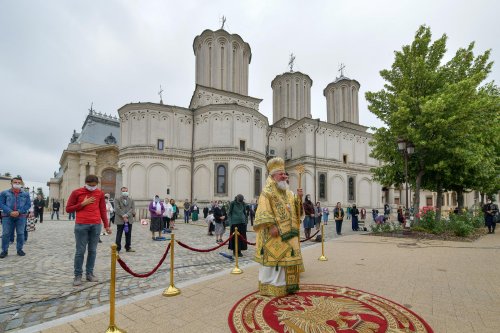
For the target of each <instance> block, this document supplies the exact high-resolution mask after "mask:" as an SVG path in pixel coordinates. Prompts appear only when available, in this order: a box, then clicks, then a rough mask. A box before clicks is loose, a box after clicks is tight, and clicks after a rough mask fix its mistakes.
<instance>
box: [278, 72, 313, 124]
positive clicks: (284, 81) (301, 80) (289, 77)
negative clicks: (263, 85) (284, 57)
mask: <svg viewBox="0 0 500 333" xmlns="http://www.w3.org/2000/svg"><path fill="white" fill-rule="evenodd" d="M312 84H313V81H312V80H311V78H310V77H309V75H307V74H304V73H301V72H292V71H290V72H286V73H283V74H281V75H277V76H276V77H275V78H274V80H273V81H272V82H271V88H273V122H274V123H275V122H277V121H278V120H280V119H281V118H285V117H286V118H292V119H296V120H300V119H302V118H305V117H308V118H311V86H312Z"/></svg>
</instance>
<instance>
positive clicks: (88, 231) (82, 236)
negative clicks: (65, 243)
mask: <svg viewBox="0 0 500 333" xmlns="http://www.w3.org/2000/svg"><path fill="white" fill-rule="evenodd" d="M101 226H102V225H101V224H79V223H76V224H75V241H76V252H75V276H82V273H83V269H82V267H83V257H84V255H85V249H86V248H87V247H88V254H87V265H86V266H85V270H86V273H87V275H90V274H92V275H93V274H94V264H95V258H96V255H97V242H99V234H100V233H101Z"/></svg>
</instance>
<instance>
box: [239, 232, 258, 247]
mask: <svg viewBox="0 0 500 333" xmlns="http://www.w3.org/2000/svg"><path fill="white" fill-rule="evenodd" d="M238 237H240V238H241V240H242V241H244V242H245V243H247V244H248V245H254V246H255V243H250V242H249V241H247V240H246V239H245V237H243V235H242V234H240V233H238Z"/></svg>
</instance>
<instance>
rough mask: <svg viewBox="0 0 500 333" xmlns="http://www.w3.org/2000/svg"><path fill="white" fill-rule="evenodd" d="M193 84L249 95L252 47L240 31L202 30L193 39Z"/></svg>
mask: <svg viewBox="0 0 500 333" xmlns="http://www.w3.org/2000/svg"><path fill="white" fill-rule="evenodd" d="M193 51H194V55H195V57H196V84H198V85H201V86H206V87H211V88H216V89H219V90H226V91H231V92H234V93H237V94H240V95H245V96H247V95H248V65H249V64H250V61H251V60H252V50H251V49H250V45H249V44H248V43H246V42H245V41H244V40H243V39H242V38H241V37H240V36H239V35H237V34H230V33H228V32H227V31H226V30H223V29H219V30H217V31H212V30H209V29H207V30H205V31H203V32H202V33H201V35H199V36H196V38H195V39H194V42H193Z"/></svg>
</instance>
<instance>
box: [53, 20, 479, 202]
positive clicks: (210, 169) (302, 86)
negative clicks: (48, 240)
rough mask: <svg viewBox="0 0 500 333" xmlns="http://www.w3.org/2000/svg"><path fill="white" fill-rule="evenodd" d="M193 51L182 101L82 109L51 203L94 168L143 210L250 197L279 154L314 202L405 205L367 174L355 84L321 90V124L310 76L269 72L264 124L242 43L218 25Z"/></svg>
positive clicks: (424, 196)
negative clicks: (189, 90)
mask: <svg viewBox="0 0 500 333" xmlns="http://www.w3.org/2000/svg"><path fill="white" fill-rule="evenodd" d="M193 51H194V55H195V65H196V70H195V73H196V76H195V82H196V85H195V90H194V92H193V95H192V98H191V101H190V104H189V106H188V107H179V106H172V105H165V104H163V101H160V103H131V104H126V105H124V106H122V107H121V108H120V109H119V110H118V115H119V117H118V118H116V117H112V116H107V115H105V114H104V115H103V114H101V113H97V112H95V111H94V110H93V109H92V108H91V109H90V110H89V114H88V115H87V118H86V120H85V122H84V124H83V126H82V131H81V132H80V133H76V131H75V132H74V133H73V136H72V138H71V140H70V144H69V145H68V148H67V149H65V150H64V151H63V154H62V156H61V159H60V162H59V163H60V168H59V171H57V172H55V173H54V177H53V178H51V179H50V181H49V182H48V183H47V185H48V186H49V189H50V197H51V198H52V199H59V200H61V201H62V203H63V207H64V201H65V199H67V198H68V197H69V195H70V193H71V191H72V190H73V189H75V188H77V187H79V186H82V185H83V183H84V179H85V176H86V175H88V174H96V175H97V176H99V178H100V179H101V188H102V189H103V190H104V191H106V192H108V193H110V194H111V196H112V197H113V196H115V195H116V194H117V193H119V189H120V187H121V186H122V185H125V186H128V187H129V191H130V193H131V195H132V196H133V197H134V199H135V200H136V201H137V204H138V206H143V207H144V206H145V205H146V204H147V203H148V202H149V201H150V200H151V199H152V197H153V196H154V195H155V194H158V195H159V196H161V197H168V198H174V199H176V200H178V201H179V200H181V201H183V200H184V199H188V200H191V201H192V200H197V201H198V202H200V203H203V202H208V201H211V200H219V199H220V200H232V199H233V198H234V197H235V196H236V195H237V194H243V195H244V197H245V198H246V201H250V200H252V199H254V198H257V197H258V195H259V193H260V191H261V189H262V188H263V186H264V184H265V181H266V177H267V174H266V161H267V159H269V158H271V157H274V156H281V157H283V158H284V159H285V162H286V168H287V171H288V172H289V174H290V187H291V189H292V190H295V189H296V188H297V187H298V174H297V172H296V171H295V168H296V167H297V166H298V165H303V166H304V167H305V173H304V175H303V177H302V188H303V189H304V192H305V193H307V194H311V198H312V199H313V200H315V201H320V202H321V204H322V206H323V207H324V206H327V207H333V206H334V205H335V204H336V203H337V202H341V203H342V205H343V206H347V205H352V204H354V203H356V204H357V205H358V207H365V208H367V209H370V208H380V207H382V205H383V204H385V203H389V204H391V205H392V206H393V207H395V206H397V205H399V204H404V203H405V202H406V198H405V192H406V191H405V190H404V188H394V187H388V188H386V187H382V186H381V185H380V184H379V183H377V182H375V181H373V180H372V173H371V171H370V170H371V169H372V168H373V167H377V166H378V165H379V162H378V161H377V160H375V159H373V158H371V157H370V150H371V148H370V146H369V142H370V140H371V135H370V133H368V132H367V129H368V128H367V127H365V126H362V125H360V124H359V103H358V99H359V97H358V93H359V88H360V84H359V83H358V82H357V81H356V80H352V79H349V78H347V77H345V76H343V75H341V76H340V77H339V78H336V79H335V80H334V81H333V82H331V83H330V84H328V85H327V86H326V87H325V88H324V90H323V94H324V96H325V99H326V111H327V112H326V114H327V119H326V121H322V120H320V119H312V116H311V87H312V84H313V81H312V79H311V78H310V77H309V76H308V75H307V74H304V73H301V72H294V71H289V72H286V73H282V74H279V75H277V76H276V77H275V78H274V80H273V81H272V82H271V89H272V91H273V103H272V108H273V110H272V111H273V112H272V114H273V120H272V121H273V122H272V123H271V122H270V121H269V119H268V118H267V117H266V116H264V115H263V114H262V113H260V111H259V104H260V102H261V101H262V100H261V99H259V98H254V97H251V96H248V75H249V65H250V62H251V59H252V51H251V48H250V45H249V44H248V43H246V42H245V41H244V40H243V39H242V38H241V37H240V36H239V35H237V34H230V33H228V32H227V31H225V30H222V29H220V30H217V31H212V30H205V31H203V32H202V33H201V34H200V35H199V36H197V37H196V38H195V39H194V42H193ZM410 196H411V191H410ZM436 199H437V198H436V194H435V193H431V192H425V191H424V192H422V193H421V198H420V202H421V203H422V206H434V205H435V204H436ZM477 200H478V195H477V193H469V194H467V195H466V197H465V205H466V206H471V205H473V204H474V203H476V202H477ZM443 202H444V207H443V210H447V209H449V208H450V207H455V206H456V194H455V193H453V192H447V193H445V194H444V196H443Z"/></svg>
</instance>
